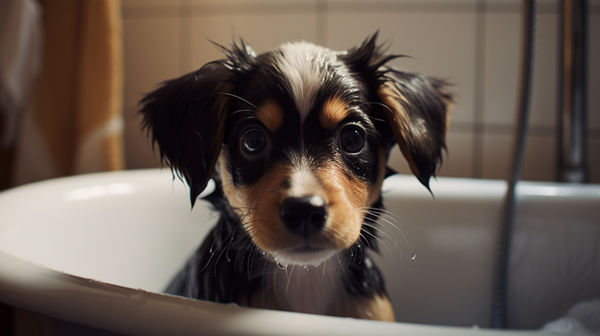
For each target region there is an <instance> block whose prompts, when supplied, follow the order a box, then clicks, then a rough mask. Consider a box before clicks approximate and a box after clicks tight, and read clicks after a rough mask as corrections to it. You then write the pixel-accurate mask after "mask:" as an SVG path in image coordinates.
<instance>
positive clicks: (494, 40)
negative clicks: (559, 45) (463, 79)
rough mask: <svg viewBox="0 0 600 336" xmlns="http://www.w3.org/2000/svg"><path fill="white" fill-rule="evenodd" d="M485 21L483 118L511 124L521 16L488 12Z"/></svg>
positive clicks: (517, 72) (517, 71) (516, 82)
mask: <svg viewBox="0 0 600 336" xmlns="http://www.w3.org/2000/svg"><path fill="white" fill-rule="evenodd" d="M486 23H487V25H486V39H485V55H486V59H485V86H484V92H485V97H484V99H485V110H484V122H486V123H508V124H510V123H512V122H513V121H514V120H515V107H516V99H517V91H518V90H519V86H518V76H519V65H520V63H519V52H520V45H521V44H520V43H521V42H520V39H519V36H520V33H521V28H520V24H521V18H520V16H519V14H515V13H500V14H487V16H486Z"/></svg>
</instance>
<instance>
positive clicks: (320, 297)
mask: <svg viewBox="0 0 600 336" xmlns="http://www.w3.org/2000/svg"><path fill="white" fill-rule="evenodd" d="M343 267H344V266H343V265H342V263H341V262H339V259H337V256H334V257H333V258H331V259H329V260H326V261H325V262H323V263H322V264H321V265H319V266H317V267H315V266H301V265H289V266H287V267H284V266H281V265H279V264H277V263H273V262H268V264H267V265H266V268H267V269H266V270H265V276H264V278H263V285H262V290H261V291H258V292H257V293H255V295H254V297H253V299H252V301H253V302H252V306H254V307H256V306H261V307H263V308H267V309H277V310H286V311H294V312H301V313H308V314H320V315H334V313H333V312H334V311H335V310H336V306H337V305H338V302H339V301H340V299H341V297H340V296H342V295H345V292H344V286H343V284H342V281H341V276H343V274H344V272H345V269H343Z"/></svg>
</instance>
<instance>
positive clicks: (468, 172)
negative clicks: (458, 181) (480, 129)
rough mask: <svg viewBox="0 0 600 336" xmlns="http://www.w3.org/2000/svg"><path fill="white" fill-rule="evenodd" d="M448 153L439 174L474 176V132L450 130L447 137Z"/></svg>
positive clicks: (445, 154)
mask: <svg viewBox="0 0 600 336" xmlns="http://www.w3.org/2000/svg"><path fill="white" fill-rule="evenodd" d="M446 147H448V151H447V153H444V162H443V164H442V166H441V169H440V171H439V172H438V174H437V176H453V177H472V176H473V133H472V132H459V133H458V132H457V133H454V132H452V131H450V133H448V136H447V139H446Z"/></svg>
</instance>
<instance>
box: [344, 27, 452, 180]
mask: <svg viewBox="0 0 600 336" xmlns="http://www.w3.org/2000/svg"><path fill="white" fill-rule="evenodd" d="M377 35H378V33H375V34H373V35H372V36H370V37H369V38H367V39H366V40H365V41H364V42H363V43H362V44H361V45H360V46H358V47H355V48H352V49H350V50H348V52H347V53H345V54H342V55H340V59H341V60H342V61H344V62H345V63H346V65H347V66H348V67H349V69H350V71H351V74H352V75H353V76H356V77H357V78H359V79H360V81H361V82H362V83H363V85H364V86H365V88H366V91H367V95H368V97H367V99H369V100H379V101H380V102H381V103H382V104H383V113H384V114H385V117H386V119H387V121H388V123H389V126H390V128H391V130H392V133H393V135H394V138H395V140H396V142H397V143H398V145H399V147H400V150H401V151H402V154H403V155H404V157H405V158H406V160H407V161H408V163H409V165H410V168H411V170H412V172H413V173H414V174H415V176H416V177H417V178H418V179H419V181H420V182H421V183H422V184H423V185H424V186H425V187H427V188H429V179H430V178H431V176H433V175H435V172H436V170H437V166H438V164H439V163H440V162H441V160H442V150H443V149H444V148H445V147H446V145H445V138H446V132H447V129H448V123H449V117H448V110H449V107H450V105H451V103H452V96H451V95H450V94H448V93H446V92H444V87H445V86H446V85H447V84H446V83H445V82H444V81H442V80H439V79H435V78H432V77H427V76H423V75H416V74H410V73H405V72H402V71H398V70H395V69H393V68H391V67H389V66H387V65H386V63H387V62H389V61H390V60H393V59H395V58H399V57H403V56H402V55H386V53H385V51H386V50H385V49H386V47H385V46H384V45H380V44H377Z"/></svg>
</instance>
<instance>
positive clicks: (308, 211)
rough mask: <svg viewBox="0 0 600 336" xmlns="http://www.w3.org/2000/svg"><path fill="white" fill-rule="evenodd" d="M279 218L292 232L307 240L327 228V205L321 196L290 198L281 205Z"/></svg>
mask: <svg viewBox="0 0 600 336" xmlns="http://www.w3.org/2000/svg"><path fill="white" fill-rule="evenodd" d="M279 217H280V218H281V221H282V222H283V224H284V225H285V226H286V228H287V229H288V230H289V231H290V232H292V233H294V234H297V235H300V236H302V237H304V238H305V239H306V238H308V236H310V235H311V234H313V233H318V232H319V231H321V230H322V229H323V227H325V222H326V221H327V204H325V200H324V199H323V198H321V197H319V196H307V197H290V198H287V199H285V200H284V201H283V203H282V204H281V206H280V208H279Z"/></svg>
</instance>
